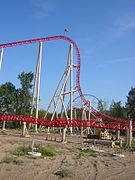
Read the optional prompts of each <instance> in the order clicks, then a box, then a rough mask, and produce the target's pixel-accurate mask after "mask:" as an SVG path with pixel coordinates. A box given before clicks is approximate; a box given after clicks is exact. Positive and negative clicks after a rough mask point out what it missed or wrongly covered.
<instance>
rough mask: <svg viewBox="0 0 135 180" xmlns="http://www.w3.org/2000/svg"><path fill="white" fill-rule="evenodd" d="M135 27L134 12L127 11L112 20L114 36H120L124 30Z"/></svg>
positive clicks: (127, 30)
mask: <svg viewBox="0 0 135 180" xmlns="http://www.w3.org/2000/svg"><path fill="white" fill-rule="evenodd" d="M133 29H135V14H134V13H128V14H124V15H123V16H120V17H118V18H117V19H116V20H115V22H114V27H113V31H114V34H115V35H116V36H118V37H119V36H122V35H124V34H125V33H126V32H129V31H131V30H133Z"/></svg>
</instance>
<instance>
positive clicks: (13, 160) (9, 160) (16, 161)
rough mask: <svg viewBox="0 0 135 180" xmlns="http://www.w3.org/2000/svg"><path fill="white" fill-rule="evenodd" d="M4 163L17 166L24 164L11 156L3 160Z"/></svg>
mask: <svg viewBox="0 0 135 180" xmlns="http://www.w3.org/2000/svg"><path fill="white" fill-rule="evenodd" d="M3 163H6V164H10V163H13V164H16V165H21V164H22V163H23V161H21V160H18V159H15V158H14V157H11V156H6V157H5V158H4V159H3Z"/></svg>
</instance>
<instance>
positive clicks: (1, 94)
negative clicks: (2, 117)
mask: <svg viewBox="0 0 135 180" xmlns="http://www.w3.org/2000/svg"><path fill="white" fill-rule="evenodd" d="M15 105H16V89H15V86H14V85H13V84H12V83H10V82H7V83H5V84H3V85H1V86H0V113H1V114H15V113H16V111H15Z"/></svg>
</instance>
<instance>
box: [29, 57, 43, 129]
mask: <svg viewBox="0 0 135 180" xmlns="http://www.w3.org/2000/svg"><path fill="white" fill-rule="evenodd" d="M39 62H40V59H39V58H37V65H36V73H35V78H34V86H33V93H32V104H31V112H30V117H32V116H33V109H34V99H35V89H36V83H37V76H38V70H39ZM30 128H31V124H29V127H28V129H30Z"/></svg>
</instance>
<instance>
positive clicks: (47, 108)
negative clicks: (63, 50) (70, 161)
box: [44, 69, 67, 118]
mask: <svg viewBox="0 0 135 180" xmlns="http://www.w3.org/2000/svg"><path fill="white" fill-rule="evenodd" d="M66 72H67V69H66V71H65V72H64V73H63V75H62V77H61V80H60V82H59V84H58V86H57V88H56V90H55V93H54V95H53V97H52V99H51V101H50V103H49V106H48V108H47V111H46V114H45V116H44V118H46V116H47V114H48V112H49V109H50V107H51V104H52V102H53V101H54V98H55V97H56V94H57V92H58V89H59V87H60V84H61V82H62V80H63V78H64V76H65V73H66Z"/></svg>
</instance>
